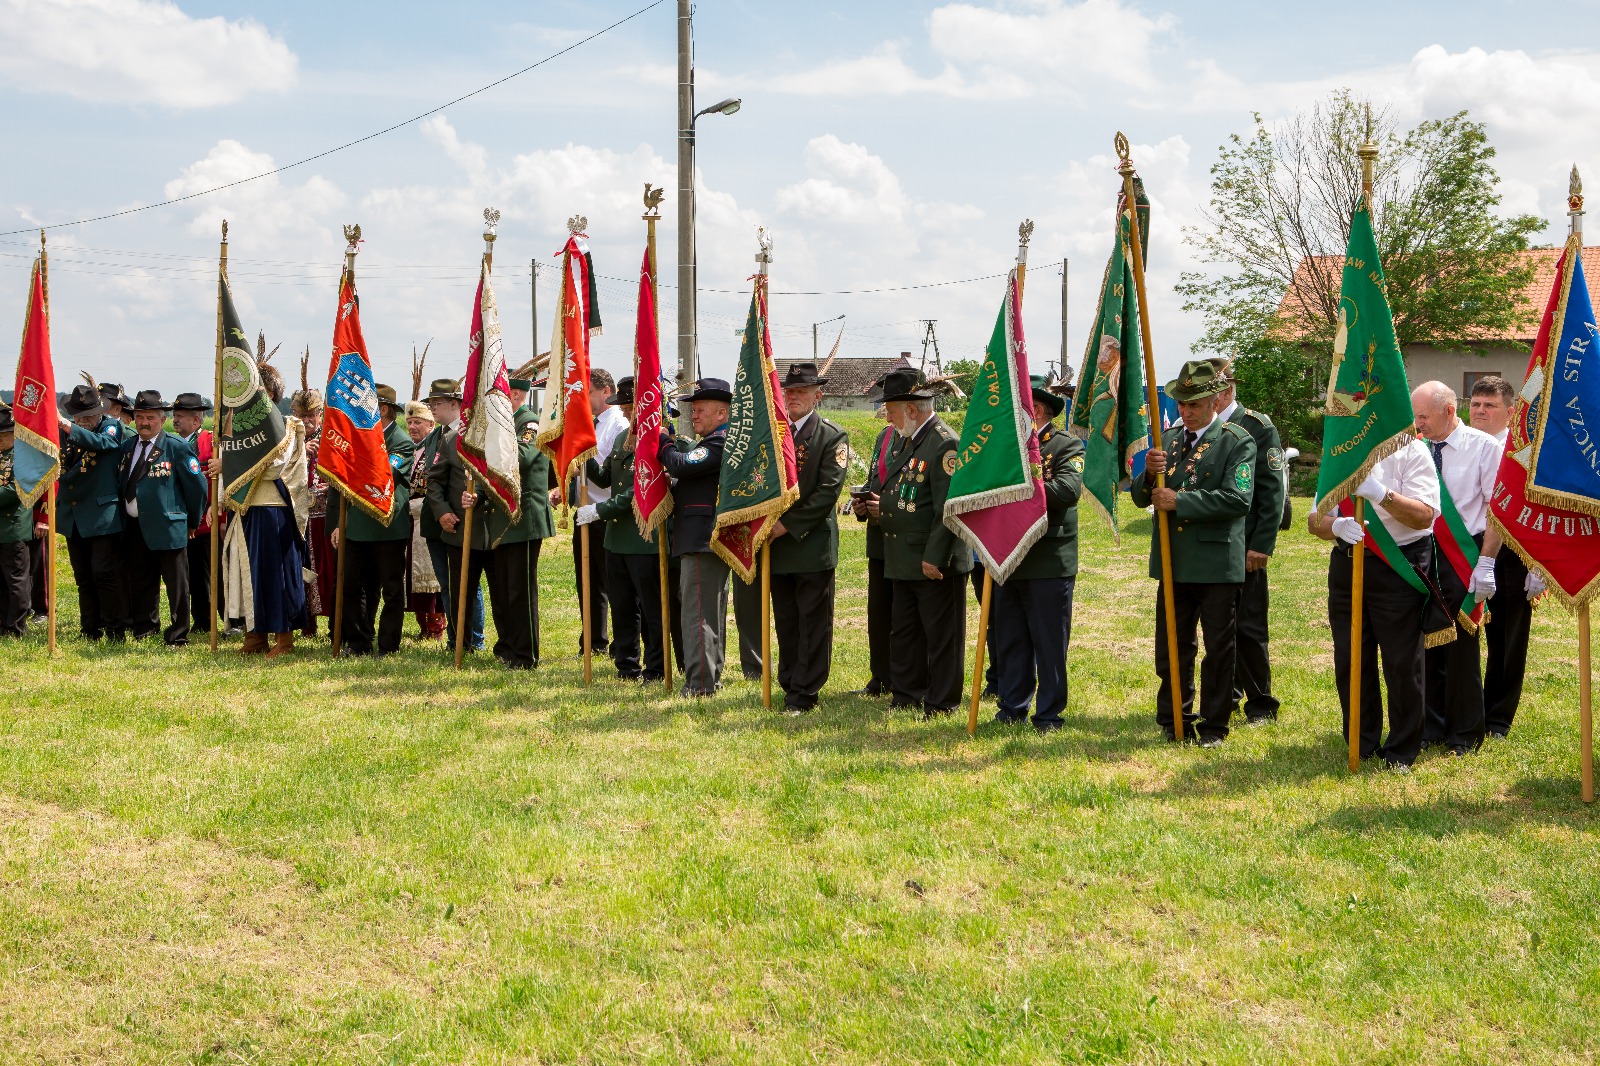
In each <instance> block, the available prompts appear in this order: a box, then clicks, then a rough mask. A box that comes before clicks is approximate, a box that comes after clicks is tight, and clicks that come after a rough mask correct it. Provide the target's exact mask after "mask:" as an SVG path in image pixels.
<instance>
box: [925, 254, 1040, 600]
mask: <svg viewBox="0 0 1600 1066" xmlns="http://www.w3.org/2000/svg"><path fill="white" fill-rule="evenodd" d="M1042 465H1043V463H1042V460H1041V459H1040V456H1039V435H1038V434H1037V433H1036V432H1034V428H1033V387H1032V385H1031V383H1030V381H1029V379H1028V352H1027V345H1026V344H1025V342H1024V341H1023V336H1022V308H1021V304H1020V301H1019V300H1018V299H1017V272H1016V270H1015V269H1013V270H1012V271H1011V276H1010V277H1009V278H1008V279H1007V280H1006V295H1005V299H1004V300H1002V301H1001V303H1000V317H999V318H998V319H996V320H995V324H994V335H993V336H992V337H990V338H989V348H988V350H987V351H986V352H985V353H984V359H983V365H982V366H981V367H980V368H979V369H978V375H977V377H976V378H975V379H974V380H973V385H972V397H971V400H970V401H969V402H968V405H967V417H966V420H965V421H964V422H962V424H961V447H960V450H959V451H958V452H957V453H956V465H955V470H954V472H953V473H951V475H950V491H949V494H948V495H947V496H946V498H945V505H944V523H945V525H947V526H949V527H950V528H951V530H953V531H954V532H955V534H956V536H958V537H960V538H961V539H962V540H964V541H966V543H967V544H968V545H969V546H970V547H971V548H972V550H973V551H975V552H977V553H978V557H979V558H980V559H982V560H983V565H984V567H985V569H987V570H988V571H989V573H991V574H993V575H994V579H995V581H997V582H999V583H1002V584H1003V583H1004V582H1005V580H1006V578H1008V577H1010V576H1011V572H1012V571H1013V570H1015V569H1016V568H1017V566H1018V565H1019V564H1020V563H1021V562H1022V560H1023V558H1024V557H1025V556H1026V555H1027V554H1028V549H1029V548H1031V547H1033V545H1034V544H1035V543H1037V542H1038V540H1039V538H1040V537H1042V536H1044V531H1045V527H1046V526H1047V525H1048V519H1047V518H1046V516H1045V499H1044V479H1043V475H1042V469H1041V468H1042Z"/></svg>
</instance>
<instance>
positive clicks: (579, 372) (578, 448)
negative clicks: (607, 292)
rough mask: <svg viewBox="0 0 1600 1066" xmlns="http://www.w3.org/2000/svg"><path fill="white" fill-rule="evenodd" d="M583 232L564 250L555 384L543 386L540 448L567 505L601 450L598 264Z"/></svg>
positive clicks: (553, 357) (553, 343)
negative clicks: (594, 398) (596, 365)
mask: <svg viewBox="0 0 1600 1066" xmlns="http://www.w3.org/2000/svg"><path fill="white" fill-rule="evenodd" d="M579 236H580V234H577V233H574V234H573V235H572V236H571V237H568V238H567V246H566V247H565V248H563V249H562V251H561V297H560V299H559V300H558V301H557V303H556V325H555V332H554V335H553V336H552V337H551V339H550V385H549V387H548V388H546V389H545V390H544V410H543V412H542V417H541V418H540V420H539V425H540V429H539V450H540V451H542V452H544V453H545V454H546V455H548V456H549V457H550V464H551V466H553V467H554V468H555V473H556V481H557V484H558V486H559V487H560V490H561V500H562V502H563V503H564V504H565V503H571V502H572V501H570V500H568V499H567V485H568V483H569V482H571V480H572V478H573V476H574V475H575V474H577V473H578V472H579V471H580V470H581V469H582V468H583V463H584V460H586V459H588V458H589V457H590V456H592V455H594V454H595V450H596V444H595V435H594V412H593V411H592V410H591V409H590V407H589V338H590V337H591V336H593V335H594V334H597V333H599V332H600V313H599V310H598V309H597V308H596V306H595V302H594V275H593V263H592V261H591V260H590V259H589V254H588V251H587V249H586V248H585V247H584V246H583V245H581V244H579V243H578V237H579Z"/></svg>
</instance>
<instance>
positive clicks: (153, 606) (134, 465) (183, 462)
mask: <svg viewBox="0 0 1600 1066" xmlns="http://www.w3.org/2000/svg"><path fill="white" fill-rule="evenodd" d="M168 410H170V408H168V406H167V405H166V404H165V403H164V402H163V401H162V399H161V393H159V392H157V391H156V390H154V389H141V390H140V391H139V394H138V396H137V398H136V399H135V400H134V403H133V418H134V423H135V426H136V427H137V431H136V433H135V435H133V436H130V437H129V438H128V439H127V440H125V441H123V442H122V448H121V457H120V459H119V461H118V464H117V482H118V485H119V486H120V496H121V499H122V504H121V506H122V511H123V519H122V542H121V544H120V545H119V556H120V562H121V566H122V572H123V581H124V587H125V588H126V589H127V591H128V627H129V628H130V629H132V630H133V635H134V637H135V639H142V638H144V637H150V636H154V635H155V634H156V633H158V632H161V585H162V584H163V583H164V584H165V585H166V588H167V607H168V608H169V611H170V614H171V617H172V621H171V624H170V625H168V626H167V628H166V631H165V632H164V633H162V639H163V640H165V641H166V643H167V646H168V647H181V646H182V645H184V644H187V643H189V623H190V613H189V551H188V548H189V540H190V538H191V537H193V536H194V531H195V530H196V529H198V528H199V526H200V518H201V516H202V515H203V514H204V513H205V504H206V483H205V477H204V476H203V475H202V474H201V473H200V458H199V456H197V455H196V454H195V450H194V448H193V447H191V446H190V445H189V444H188V442H186V441H185V440H184V439H183V438H182V437H180V436H178V435H177V434H174V433H168V432H167V431H166V430H165V428H163V427H164V426H165V425H166V421H167V411H168Z"/></svg>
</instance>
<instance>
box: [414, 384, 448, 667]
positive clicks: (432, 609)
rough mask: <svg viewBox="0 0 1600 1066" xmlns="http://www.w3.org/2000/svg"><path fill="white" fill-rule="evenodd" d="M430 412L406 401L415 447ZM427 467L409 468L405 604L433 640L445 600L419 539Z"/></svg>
mask: <svg viewBox="0 0 1600 1066" xmlns="http://www.w3.org/2000/svg"><path fill="white" fill-rule="evenodd" d="M434 424H435V423H434V420H433V412H432V411H431V410H429V409H428V405H427V404H425V403H421V402H419V401H417V400H412V401H411V402H410V403H408V404H406V432H407V433H408V434H410V436H411V442H412V443H413V444H416V445H417V446H419V447H420V446H421V445H422V441H423V439H424V438H425V437H427V435H428V434H429V433H430V432H432V430H433V427H434ZM427 494H428V468H427V466H426V465H424V464H422V463H414V464H412V467H411V500H410V503H409V506H410V508H411V539H410V541H409V542H407V544H406V555H407V566H406V590H407V593H408V595H407V597H406V606H407V607H408V608H409V609H410V610H411V611H413V612H414V613H415V614H416V616H417V629H418V635H419V636H421V637H422V639H423V640H437V639H439V638H440V637H442V636H444V631H445V623H446V621H447V618H446V616H445V603H444V593H443V588H442V586H441V585H440V584H439V578H438V575H436V574H435V573H434V572H433V558H432V556H431V555H429V553H428V542H427V541H425V540H423V538H422V522H421V521H420V519H421V516H422V507H423V504H425V503H426V502H427V499H426V497H427Z"/></svg>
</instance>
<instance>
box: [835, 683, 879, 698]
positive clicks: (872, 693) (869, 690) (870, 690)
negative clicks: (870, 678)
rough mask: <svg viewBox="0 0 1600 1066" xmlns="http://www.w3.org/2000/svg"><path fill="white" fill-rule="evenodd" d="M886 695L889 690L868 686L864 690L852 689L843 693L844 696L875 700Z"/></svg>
mask: <svg viewBox="0 0 1600 1066" xmlns="http://www.w3.org/2000/svg"><path fill="white" fill-rule="evenodd" d="M888 694H889V690H888V689H887V688H884V687H882V686H881V685H880V686H874V685H868V686H867V687H866V688H853V689H851V690H850V691H849V692H846V693H845V695H846V696H865V697H867V698H868V699H877V698H878V697H880V696H887V695H888Z"/></svg>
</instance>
